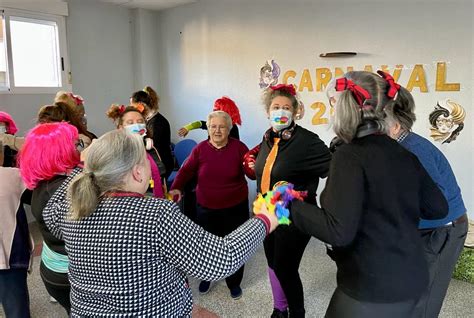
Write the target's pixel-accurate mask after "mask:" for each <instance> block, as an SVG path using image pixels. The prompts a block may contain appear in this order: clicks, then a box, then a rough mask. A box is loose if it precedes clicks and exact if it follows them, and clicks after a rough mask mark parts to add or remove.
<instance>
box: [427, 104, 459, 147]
mask: <svg viewBox="0 0 474 318" xmlns="http://www.w3.org/2000/svg"><path fill="white" fill-rule="evenodd" d="M465 118H466V111H465V110H464V108H463V107H462V106H461V105H459V104H458V103H456V102H454V101H452V100H450V99H445V100H441V101H438V103H437V104H436V106H435V108H434V110H433V111H432V112H431V113H430V116H429V121H430V124H431V128H430V130H431V134H430V137H431V138H433V140H434V141H437V142H440V143H443V144H449V143H450V142H452V141H455V140H456V138H457V137H458V136H459V134H460V133H461V130H463V128H464V119H465Z"/></svg>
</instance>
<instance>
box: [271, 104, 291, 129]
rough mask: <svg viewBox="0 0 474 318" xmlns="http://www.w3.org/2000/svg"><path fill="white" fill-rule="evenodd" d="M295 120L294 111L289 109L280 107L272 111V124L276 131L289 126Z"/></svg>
mask: <svg viewBox="0 0 474 318" xmlns="http://www.w3.org/2000/svg"><path fill="white" fill-rule="evenodd" d="M292 121H293V113H292V112H290V111H289V110H284V109H278V110H272V111H270V125H271V126H272V128H273V129H275V130H276V131H280V130H282V129H285V128H288V127H290V125H291V122H292Z"/></svg>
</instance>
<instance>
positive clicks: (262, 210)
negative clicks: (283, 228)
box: [253, 200, 279, 233]
mask: <svg viewBox="0 0 474 318" xmlns="http://www.w3.org/2000/svg"><path fill="white" fill-rule="evenodd" d="M253 213H254V214H255V215H259V214H263V215H265V216H266V217H267V218H268V219H269V220H270V230H269V231H268V233H271V232H273V231H274V230H275V229H276V228H277V227H278V225H279V223H278V218H277V217H276V215H275V213H271V212H270V211H268V209H267V205H266V204H262V203H261V202H258V201H257V200H255V201H254V202H253Z"/></svg>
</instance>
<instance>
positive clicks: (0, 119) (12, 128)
mask: <svg viewBox="0 0 474 318" xmlns="http://www.w3.org/2000/svg"><path fill="white" fill-rule="evenodd" d="M0 123H5V124H7V134H10V135H14V134H16V132H17V131H18V128H16V124H15V122H14V121H13V118H12V116H10V115H9V114H7V113H5V112H0Z"/></svg>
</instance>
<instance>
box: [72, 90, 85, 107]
mask: <svg viewBox="0 0 474 318" xmlns="http://www.w3.org/2000/svg"><path fill="white" fill-rule="evenodd" d="M69 96H70V97H71V98H72V99H73V100H74V103H76V106H79V105H84V99H83V98H82V97H81V96H80V95H74V94H73V93H69Z"/></svg>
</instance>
